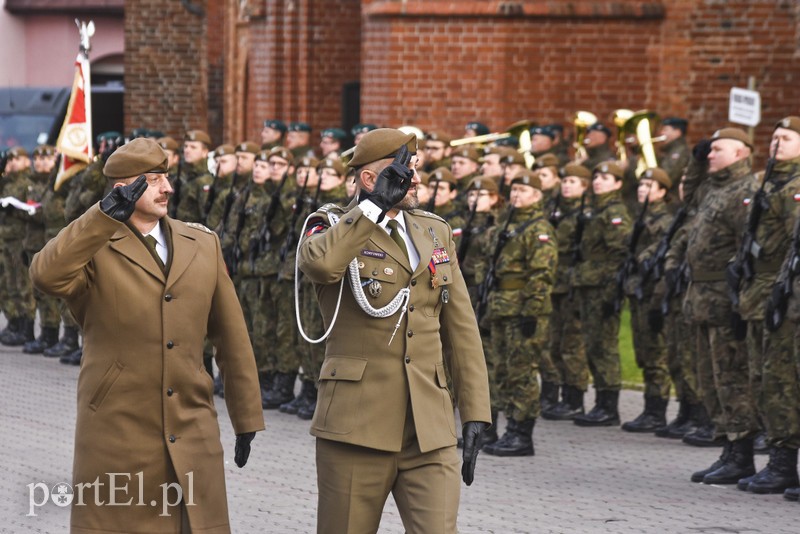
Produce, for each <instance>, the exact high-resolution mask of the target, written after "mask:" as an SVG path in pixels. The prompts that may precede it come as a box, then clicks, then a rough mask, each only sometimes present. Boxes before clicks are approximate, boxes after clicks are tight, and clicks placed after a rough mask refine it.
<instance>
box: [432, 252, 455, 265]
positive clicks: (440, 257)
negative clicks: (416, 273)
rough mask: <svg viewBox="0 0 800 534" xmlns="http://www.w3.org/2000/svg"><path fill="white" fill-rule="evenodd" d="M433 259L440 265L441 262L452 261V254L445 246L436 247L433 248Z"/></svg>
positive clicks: (435, 263)
mask: <svg viewBox="0 0 800 534" xmlns="http://www.w3.org/2000/svg"><path fill="white" fill-rule="evenodd" d="M431 260H433V263H434V265H439V264H440V263H448V262H450V256H448V254H447V250H445V249H443V248H435V249H433V254H432V255H431Z"/></svg>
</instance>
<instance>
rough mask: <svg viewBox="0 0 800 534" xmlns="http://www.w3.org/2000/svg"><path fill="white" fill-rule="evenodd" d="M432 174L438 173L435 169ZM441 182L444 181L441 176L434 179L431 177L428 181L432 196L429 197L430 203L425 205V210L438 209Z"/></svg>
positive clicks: (432, 210)
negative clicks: (437, 201) (437, 199)
mask: <svg viewBox="0 0 800 534" xmlns="http://www.w3.org/2000/svg"><path fill="white" fill-rule="evenodd" d="M432 174H434V175H436V172H435V171H434V172H433V173H432ZM436 176H439V175H436ZM441 182H442V179H441V178H436V179H433V180H430V179H429V181H428V189H429V190H430V192H431V198H429V199H428V205H427V206H425V211H429V212H431V213H434V210H435V209H436V193H437V192H438V191H439V184H440V183H441Z"/></svg>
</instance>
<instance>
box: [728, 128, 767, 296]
mask: <svg viewBox="0 0 800 534" xmlns="http://www.w3.org/2000/svg"><path fill="white" fill-rule="evenodd" d="M779 145H780V142H776V143H775V150H773V152H772V156H771V157H770V158H769V161H767V169H766V171H765V172H764V179H763V180H762V181H761V187H760V188H759V190H758V192H757V193H756V194H755V196H754V197H753V201H752V205H751V207H750V213H749V215H748V217H747V225H746V226H745V230H744V235H743V236H742V244H741V246H740V247H739V250H738V251H737V252H736V257H735V258H734V260H733V262H732V263H731V264H730V265H729V266H728V268H727V269H725V278H726V280H727V281H728V290H729V294H730V297H731V302H732V303H733V305H734V306H738V305H739V289H740V287H741V285H742V280H743V279H744V280H745V281H747V282H749V281H750V280H752V279H753V276H755V274H756V272H755V267H754V265H753V261H754V260H757V259H758V258H759V257H760V256H761V245H759V244H758V241H756V232H757V231H758V225H759V223H760V222H761V215H762V214H763V213H764V212H765V211H767V210H768V209H769V201H768V200H767V194H766V193H765V192H764V187H765V186H766V185H767V182H769V181H770V179H771V178H772V173H773V171H774V169H775V155H776V154H777V152H778V146H779Z"/></svg>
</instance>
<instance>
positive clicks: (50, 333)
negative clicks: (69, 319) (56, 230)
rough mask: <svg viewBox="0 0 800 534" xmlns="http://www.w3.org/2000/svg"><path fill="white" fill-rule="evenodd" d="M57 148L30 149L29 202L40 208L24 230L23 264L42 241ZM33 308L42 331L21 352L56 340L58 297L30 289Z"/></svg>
mask: <svg viewBox="0 0 800 534" xmlns="http://www.w3.org/2000/svg"><path fill="white" fill-rule="evenodd" d="M55 173H56V149H55V147H53V146H49V145H39V146H37V147H36V148H35V149H34V150H33V174H32V175H31V181H30V184H29V186H28V196H27V201H28V203H29V204H30V203H32V204H39V208H38V209H37V210H36V211H35V212H34V214H33V215H32V216H31V217H30V219H29V220H28V223H27V229H26V231H25V239H24V241H23V246H24V247H25V252H24V254H25V258H26V261H25V264H26V265H28V263H29V260H30V259H31V258H33V255H34V254H36V253H37V252H39V251H40V250H41V249H42V247H43V246H44V244H45V242H46V241H45V219H44V215H43V213H42V209H43V208H42V203H43V201H44V196H45V194H46V192H47V190H48V189H49V188H52V186H53V183H54V182H55ZM33 296H34V298H35V299H36V308H37V310H38V311H39V322H40V325H41V328H42V330H41V334H40V335H39V337H38V338H36V339H35V340H34V341H29V342H27V343H25V346H24V347H23V349H22V352H25V353H28V354H40V353H42V352H44V350H45V349H47V348H50V347H52V346H53V345H55V344H56V343H58V329H59V326H60V325H61V314H60V313H59V311H58V299H56V298H53V297H50V296H48V295H45V294H44V293H42V292H41V291H39V290H38V289H35V288H34V289H33Z"/></svg>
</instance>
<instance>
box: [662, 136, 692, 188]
mask: <svg viewBox="0 0 800 534" xmlns="http://www.w3.org/2000/svg"><path fill="white" fill-rule="evenodd" d="M690 155H691V151H690V150H689V144H688V143H687V142H686V138H685V137H683V136H681V137H679V138H677V139H675V140H674V141H670V142H669V143H667V144H665V145H663V146H662V147H661V154H659V158H658V166H659V167H661V168H662V169H663V170H664V172H666V173H667V174H668V175H669V179H670V180H672V187H671V188H670V189H671V190H673V191H677V190H678V184H679V183H680V180H681V176H683V173H684V171H685V170H686V167H687V166H688V165H689V158H690Z"/></svg>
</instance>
